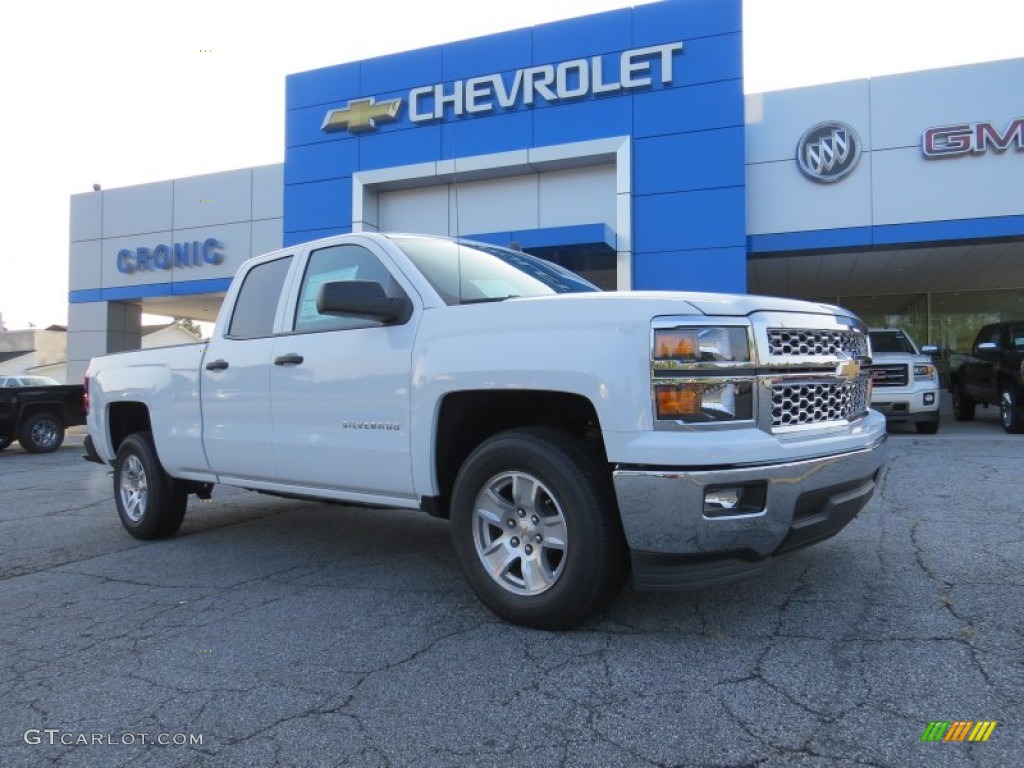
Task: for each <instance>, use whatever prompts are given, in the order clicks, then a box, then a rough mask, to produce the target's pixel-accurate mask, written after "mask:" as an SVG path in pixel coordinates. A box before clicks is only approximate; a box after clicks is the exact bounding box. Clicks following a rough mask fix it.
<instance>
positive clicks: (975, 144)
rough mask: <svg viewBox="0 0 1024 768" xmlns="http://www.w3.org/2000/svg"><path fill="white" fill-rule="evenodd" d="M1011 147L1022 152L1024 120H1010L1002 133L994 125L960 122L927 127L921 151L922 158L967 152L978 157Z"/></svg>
mask: <svg viewBox="0 0 1024 768" xmlns="http://www.w3.org/2000/svg"><path fill="white" fill-rule="evenodd" d="M1011 144H1014V145H1016V147H1017V151H1018V152H1020V151H1021V150H1024V117H1018V118H1017V119H1016V120H1012V121H1010V124H1009V126H1007V128H1006V130H1005V131H1002V132H1001V131H1000V130H999V129H998V128H997V127H996V126H995V124H994V123H988V122H985V123H960V124H959V125H944V126H942V127H940V128H929V129H928V130H927V131H925V132H924V137H923V140H922V144H921V149H922V150H923V151H924V156H925V157H952V156H953V155H966V154H967V153H968V152H970V153H973V154H976V155H980V154H982V153H984V152H988V150H989V149H993V150H995V151H996V152H1005V151H1006V150H1008V149H1009V148H1010V145H1011Z"/></svg>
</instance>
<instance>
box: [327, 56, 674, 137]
mask: <svg viewBox="0 0 1024 768" xmlns="http://www.w3.org/2000/svg"><path fill="white" fill-rule="evenodd" d="M682 50H683V44H682V43H681V42H677V43H665V44H662V45H651V46H647V47H645V48H634V49H633V50H630V51H623V52H622V54H621V55H620V56H619V66H618V68H617V71H606V68H605V61H604V59H603V58H602V57H601V56H592V57H590V58H589V59H573V60H571V61H563V62H561V63H560V64H543V65H540V66H536V67H525V68H523V69H517V70H516V71H515V72H513V73H511V76H507V75H501V74H493V75H483V76H481V77H471V78H468V79H466V80H456V81H455V82H453V83H437V84H436V85H425V86H420V87H418V88H413V89H412V90H411V91H409V93H408V97H407V98H408V100H409V119H410V120H412V121H413V122H414V123H426V122H431V121H435V120H443V119H445V118H446V117H462V116H463V115H480V114H486V113H487V112H491V111H493V110H494V109H495V107H501V108H502V109H514V108H516V107H519V106H528V107H531V106H533V105H534V104H536V103H537V102H538V101H545V102H548V103H551V104H554V103H558V102H560V101H568V100H571V99H581V98H584V97H587V96H596V95H600V94H609V93H615V92H617V91H632V90H636V89H638V88H648V87H650V86H651V85H653V84H654V74H653V73H652V71H651V65H652V62H653V61H654V60H655V59H658V60H660V63H661V77H660V80H661V84H662V85H671V84H672V78H673V63H674V58H673V57H674V56H675V54H677V53H681V52H682ZM402 102H403V99H402V98H401V97H399V98H395V99H390V100H388V101H381V102H378V101H377V100H376V99H375V98H374V97H372V96H371V97H369V98H362V99H353V100H352V101H349V102H348V104H347V105H346V106H345V107H344V108H342V109H332V110H330V111H328V112H327V115H326V116H325V117H324V121H323V124H322V125H321V126H320V128H321V130H323V131H326V132H329V133H330V132H333V131H340V130H346V129H347V130H348V131H349V132H350V133H361V132H365V131H371V130H373V129H374V128H376V127H377V123H379V122H385V121H391V120H396V119H397V118H398V114H399V111H400V110H401V107H402Z"/></svg>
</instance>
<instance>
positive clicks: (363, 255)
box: [295, 243, 405, 332]
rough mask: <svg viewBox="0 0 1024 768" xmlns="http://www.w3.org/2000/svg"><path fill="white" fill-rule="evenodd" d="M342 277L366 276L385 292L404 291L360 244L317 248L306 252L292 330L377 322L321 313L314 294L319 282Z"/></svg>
mask: <svg viewBox="0 0 1024 768" xmlns="http://www.w3.org/2000/svg"><path fill="white" fill-rule="evenodd" d="M344 280H369V281H372V282H374V283H379V284H380V286H381V287H382V288H383V289H384V293H385V295H387V296H390V297H393V298H398V297H401V296H404V295H405V293H404V291H402V289H401V287H400V286H399V285H398V283H396V282H395V280H394V278H393V277H391V273H390V272H388V270H387V268H386V267H385V266H384V265H383V264H381V262H380V259H378V258H377V257H376V256H374V255H373V254H372V253H371V252H370V251H369V250H367V249H366V248H364V247H363V246H361V245H353V244H351V243H348V244H344V245H332V246H329V247H327V248H320V249H319V250H316V251H313V253H311V254H310V256H309V262H308V263H307V264H306V273H305V274H304V275H303V276H302V286H301V288H300V289H299V301H298V305H297V306H296V308H295V330H296V331H299V332H302V331H336V330H344V329H351V328H376V327H378V326H380V325H381V323H380V322H378V321H376V320H369V319H367V318H364V317H342V316H337V315H321V314H320V313H319V312H318V311H317V308H316V295H317V292H318V291H319V289H320V286H321V285H323V284H324V283H333V282H341V281H344Z"/></svg>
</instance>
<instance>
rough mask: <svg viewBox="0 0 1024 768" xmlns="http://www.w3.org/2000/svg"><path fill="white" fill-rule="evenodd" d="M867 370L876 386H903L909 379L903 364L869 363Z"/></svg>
mask: <svg viewBox="0 0 1024 768" xmlns="http://www.w3.org/2000/svg"><path fill="white" fill-rule="evenodd" d="M868 371H870V372H871V379H872V381H874V383H875V386H876V387H905V386H907V382H909V381H910V374H909V373H908V370H907V366H905V365H869V366H868Z"/></svg>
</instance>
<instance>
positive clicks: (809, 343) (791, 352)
mask: <svg viewBox="0 0 1024 768" xmlns="http://www.w3.org/2000/svg"><path fill="white" fill-rule="evenodd" d="M768 351H769V354H770V355H771V356H772V357H817V356H832V357H834V356H835V355H837V354H839V353H840V352H843V353H845V354H847V355H849V356H850V357H854V358H856V357H866V356H867V354H868V341H867V336H866V335H865V334H863V333H860V332H859V331H839V330H835V331H833V330H813V329H808V330H792V329H788V328H773V329H770V330H769V331H768Z"/></svg>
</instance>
